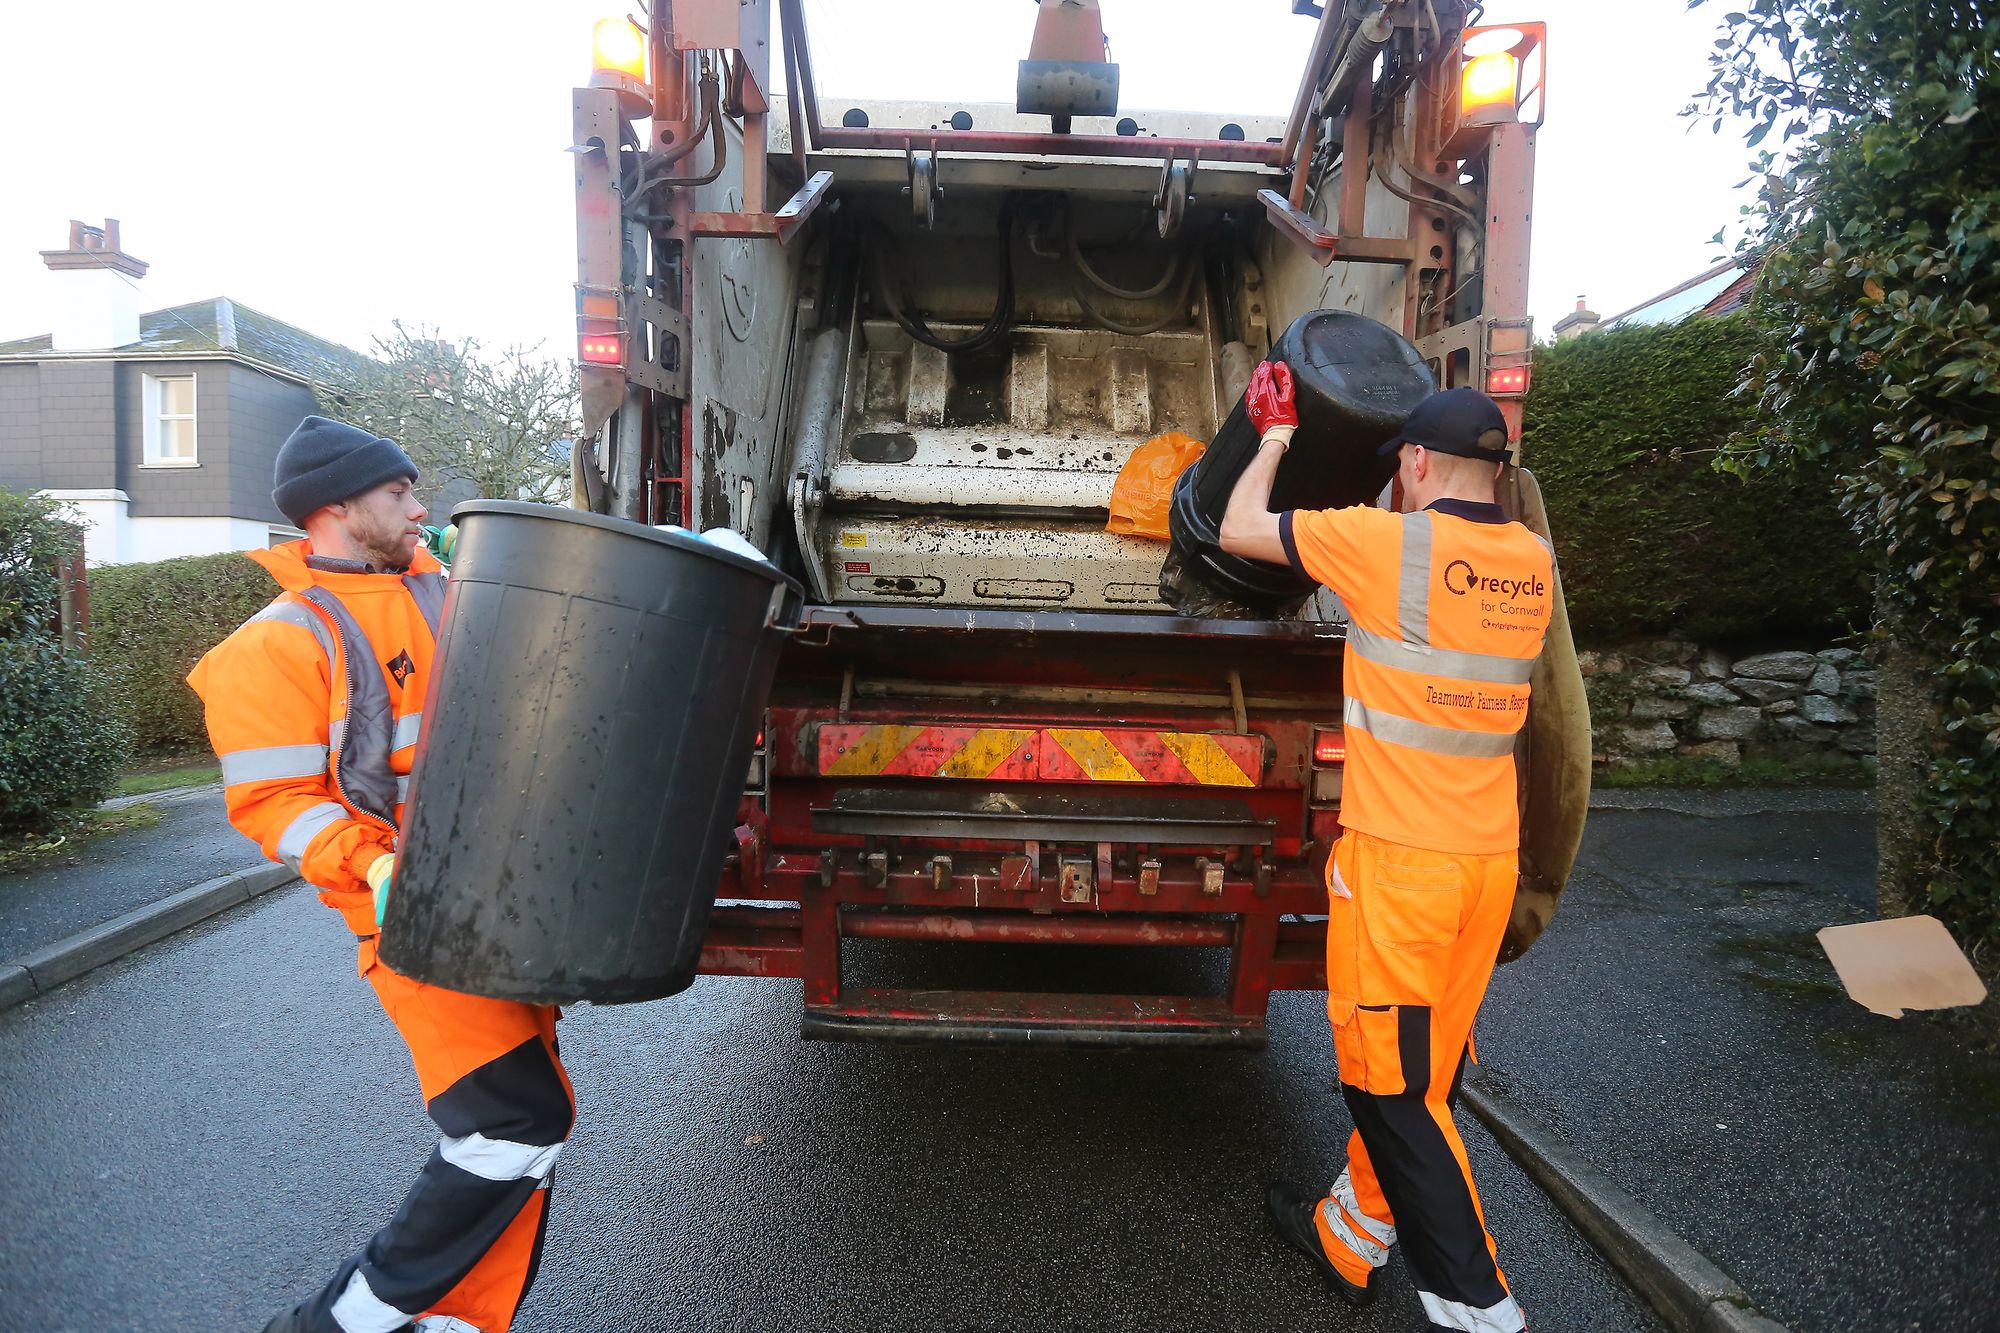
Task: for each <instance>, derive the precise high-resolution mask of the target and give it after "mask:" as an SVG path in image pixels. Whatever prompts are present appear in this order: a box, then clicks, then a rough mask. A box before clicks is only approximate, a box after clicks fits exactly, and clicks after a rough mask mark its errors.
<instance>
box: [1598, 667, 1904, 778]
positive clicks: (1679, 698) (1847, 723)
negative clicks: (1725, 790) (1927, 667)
mask: <svg viewBox="0 0 2000 1333" xmlns="http://www.w3.org/2000/svg"><path fill="white" fill-rule="evenodd" d="M1577 660H1578V663H1579V664H1580V665H1581V666H1582V668H1583V676H1584V688H1585V689H1586V690H1587V691H1588V693H1589V695H1590V716H1591V723H1592V726H1593V728H1594V729H1595V732H1596V740H1597V750H1598V757H1599V758H1600V759H1602V760H1604V761H1606V762H1609V763H1613V764H1617V763H1629V762H1631V761H1633V760H1639V759H1661V758H1668V757H1673V756H1678V757H1681V758H1687V759H1707V760H1712V761H1715V762H1718V763H1723V764H1729V765H1735V764H1739V763H1741V762H1742V761H1743V759H1744V758H1745V757H1770V758H1780V759H1799V758H1806V757H1814V756H1825V757H1833V756H1840V755H1846V756H1849V757H1855V758H1860V757H1864V756H1872V755H1873V753H1874V750H1875V670H1874V668H1873V667H1872V666H1870V665H1869V663H1868V662H1867V660H1866V659H1865V658H1863V657H1862V655H1861V654H1860V653H1857V652H1856V651H1854V650H1853V649H1851V648H1827V649H1823V650H1821V651H1819V652H1774V653H1756V654H1753V655H1751V656H1748V657H1736V658H1732V657H1731V656H1729V655H1728V654H1726V653H1723V652H1719V651H1717V650H1716V649H1713V648H1702V647H1701V646H1700V645H1698V644H1693V643H1689V642H1687V641H1685V640H1682V639H1646V640H1642V641H1640V642H1636V643H1630V644H1625V645H1623V646H1621V647H1618V648H1614V649H1608V650H1603V651H1597V652H1580V653H1578V654H1577Z"/></svg>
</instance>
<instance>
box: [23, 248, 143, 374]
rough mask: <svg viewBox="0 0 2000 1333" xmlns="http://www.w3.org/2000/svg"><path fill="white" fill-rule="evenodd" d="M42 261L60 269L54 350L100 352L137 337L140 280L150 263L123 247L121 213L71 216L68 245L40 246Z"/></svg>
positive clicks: (51, 338) (51, 343)
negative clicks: (98, 221) (97, 218)
mask: <svg viewBox="0 0 2000 1333" xmlns="http://www.w3.org/2000/svg"><path fill="white" fill-rule="evenodd" d="M42 262H43V263H44V264H47V265H48V266H49V269H50V271H51V272H54V273H59V274H61V275H62V276H61V277H60V278H58V279H57V280H56V281H58V282H59V283H60V284H61V286H60V287H59V288H58V289H57V295H56V303H55V306H56V319H55V328H54V330H53V331H52V333H51V336H50V346H51V349H52V350H54V351H58V352H102V351H108V350H110V349H111V348H113V347H124V346H126V345H127V344H129V343H135V342H138V341H139V290H138V281H139V279H140V278H143V277H145V276H146V265H145V264H144V263H142V262H140V261H139V260H137V259H134V258H132V256H130V255H128V254H126V253H125V252H124V251H123V250H122V249H120V248H119V243H118V219H117V218H106V219H105V220H104V225H103V226H102V227H92V226H90V225H88V224H86V223H82V222H78V221H76V220H75V219H71V220H70V224H69V248H68V249H67V250H44V251H42Z"/></svg>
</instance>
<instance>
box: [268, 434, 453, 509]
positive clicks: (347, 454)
mask: <svg viewBox="0 0 2000 1333" xmlns="http://www.w3.org/2000/svg"><path fill="white" fill-rule="evenodd" d="M419 475H420V474H419V473H418V471H417V465H416V464H415V463H412V462H411V461H410V456H409V455H408V454H406V453H404V452H403V449H402V446H401V445H398V444H397V443H396V442H395V441H394V440H385V439H383V438H381V437H380V436H377V435H370V434H369V433H368V432H367V431H365V430H362V429H361V428H360V427H359V426H350V425H348V424H347V423H346V422H344V421H332V420H329V419H328V418H326V417H307V418H306V419H305V420H304V421H301V422H300V423H299V424H298V428H297V429H296V430H294V431H293V432H292V433H291V434H290V435H289V436H287V437H286V439H285V442H284V443H283V444H282V445H280V446H279V447H278V466H277V469H276V471H275V473H274V475H273V477H272V482H271V503H273V504H275V505H277V506H278V512H280V513H282V514H283V515H284V516H285V517H286V518H289V519H290V520H292V522H294V523H296V524H298V525H299V526H300V527H304V526H305V522H306V515H308V514H310V513H312V512H313V510H315V509H320V508H324V507H325V506H327V505H330V504H339V503H340V502H341V501H342V500H351V499H353V498H354V497H355V496H357V495H359V494H361V493H362V492H363V491H369V490H373V489H374V488H375V487H377V486H380V485H381V484H382V483H383V482H385V481H394V480H395V479H396V478H398V477H408V478H409V479H410V480H411V481H415V480H416V479H417V477H418V476H419Z"/></svg>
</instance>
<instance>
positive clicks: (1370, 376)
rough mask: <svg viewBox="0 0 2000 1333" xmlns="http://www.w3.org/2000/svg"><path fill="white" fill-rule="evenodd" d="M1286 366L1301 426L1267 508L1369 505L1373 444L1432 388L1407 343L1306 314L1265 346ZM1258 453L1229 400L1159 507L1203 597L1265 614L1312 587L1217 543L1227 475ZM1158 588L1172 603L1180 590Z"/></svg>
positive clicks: (1378, 470) (1375, 328)
mask: <svg viewBox="0 0 2000 1333" xmlns="http://www.w3.org/2000/svg"><path fill="white" fill-rule="evenodd" d="M1271 358H1272V359H1273V360H1275V361H1283V362H1284V363H1285V364H1286V365H1288V366H1290V367H1291V369H1292V380H1293V383H1294V384H1295V385H1296V387H1297V392H1298V406H1299V430H1298V433H1297V434H1296V435H1295V436H1293V438H1292V447H1291V449H1290V451H1289V452H1287V453H1286V455H1285V458H1284V461H1283V462H1282V463H1280V464H1279V465H1278V475H1277V479H1276V480H1275V481H1274V482H1273V483H1272V486H1271V508H1272V509H1273V510H1274V511H1279V510H1285V509H1333V508H1339V507H1341V506H1344V505H1353V504H1367V503H1369V502H1371V501H1373V500H1374V499H1375V497H1376V496H1377V495H1379V494H1380V493H1381V491H1382V488H1383V487H1384V486H1386V485H1387V484H1388V483H1389V479H1390V478H1391V477H1393V476H1394V475H1395V473H1396V461H1395V460H1394V459H1393V458H1381V457H1378V456H1377V454H1376V450H1377V449H1378V448H1380V447H1381V445H1382V443H1383V441H1385V440H1387V439H1389V438H1390V437H1391V436H1393V435H1394V434H1395V433H1396V432H1397V430H1399V429H1400V428H1401V427H1402V424H1403V421H1404V419H1405V418H1407V417H1408V416H1409V415H1410V413H1411V411H1413V410H1414V409H1415V408H1416V406H1417V404H1418V403H1421V402H1422V401H1423V400H1424V399H1425V398H1427V397H1429V396H1430V395H1431V393H1432V392H1433V390H1434V389H1435V387H1436V382H1435V381H1434V380H1433V379H1432V377H1431V372H1430V367H1429V366H1428V365H1426V364H1425V363H1424V358H1423V354H1422V353H1420V352H1418V351H1417V349H1416V346H1415V345H1414V344H1412V343H1411V342H1410V341H1409V339H1407V338H1405V337H1403V336H1402V335H1401V334H1399V333H1397V332H1396V331H1395V330H1393V329H1391V328H1389V327H1387V326H1386V325H1383V324H1380V323H1377V322H1376V321H1375V320H1372V319H1369V318H1368V317H1367V316H1365V315H1357V314H1355V313H1353V312H1352V311H1347V310H1314V311H1312V312H1310V313H1308V314H1304V315H1301V316H1299V317H1298V318H1297V319H1295V320H1293V321H1292V323H1291V327H1289V328H1287V329H1286V330H1285V332H1284V334H1283V336H1281V337H1280V338H1279V339H1278V341H1277V342H1276V343H1275V344H1274V345H1273V346H1272V348H1271ZM1256 453H1257V431H1256V428H1255V427H1253V426H1252V425H1251V424H1250V415H1249V413H1248V412H1247V411H1246V410H1245V408H1244V406H1243V400H1242V399H1241V398H1239V399H1237V401H1236V406H1235V407H1234V409H1232V410H1231V411H1230V413H1229V416H1228V417H1227V418H1226V419H1225V420H1224V421H1223V423H1222V429H1221V430H1219V431H1217V432H1216V434H1215V438H1214V440H1212V441H1211V442H1210V443H1209V446H1208V449H1207V451H1206V452H1204V453H1203V454H1202V456H1201V459H1200V461H1198V462H1197V463H1196V464H1195V465H1194V466H1193V467H1191V468H1189V469H1188V470H1187V471H1185V472H1183V473H1182V474H1181V476H1180V480H1179V482H1177V483H1176V484H1175V486H1174V498H1173V507H1172V509H1171V510H1170V511H1169V515H1168V527H1169V531H1170V534H1171V537H1172V543H1173V555H1172V559H1171V563H1174V564H1177V565H1178V566H1179V581H1180V582H1181V583H1182V584H1185V583H1187V582H1189V581H1192V582H1194V583H1196V584H1199V585H1202V588H1203V590H1204V591H1205V592H1208V593H1210V594H1213V595H1214V597H1213V598H1212V600H1220V601H1224V602H1228V603H1235V604H1240V605H1242V606H1244V607H1246V608H1250V609H1254V610H1257V611H1261V612H1264V613H1267V614H1272V615H1281V614H1286V613H1289V612H1290V611H1293V610H1296V609H1297V608H1298V606H1299V604H1300V603H1302V602H1303V601H1305V599H1306V598H1307V597H1309V596H1311V595H1312V591H1313V587H1314V585H1313V584H1312V583H1311V582H1310V581H1308V580H1306V579H1303V578H1301V577H1299V576H1298V575H1297V574H1295V573H1293V572H1292V571H1291V570H1290V569H1287V568H1285V567H1284V566H1281V565H1268V564H1265V563H1263V562H1262V561H1257V560H1246V559H1244V558H1243V557H1241V556H1235V555H1230V554H1229V553H1228V552H1226V551H1224V550H1223V549H1222V515H1223V511H1224V510H1226V509H1227V508H1228V507H1229V493H1230V492H1231V491H1232V490H1234V489H1235V487H1236V479H1237V478H1238V477H1239V476H1241V475H1242V474H1243V469H1244V468H1245V467H1247V466H1249V463H1250V460H1251V459H1252V458H1254V457H1255V456H1256ZM1163 591H1164V592H1166V593H1167V595H1168V596H1169V597H1170V598H1171V599H1172V600H1174V601H1175V602H1176V604H1177V605H1178V604H1181V603H1182V602H1184V601H1187V600H1191V599H1189V598H1188V597H1187V596H1186V594H1185V591H1184V590H1183V591H1181V594H1180V595H1176V590H1173V589H1164V588H1163Z"/></svg>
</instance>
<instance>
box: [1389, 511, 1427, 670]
mask: <svg viewBox="0 0 2000 1333" xmlns="http://www.w3.org/2000/svg"><path fill="white" fill-rule="evenodd" d="M1430 598H1431V516H1430V511H1429V510H1425V509H1419V510H1418V511H1417V512H1416V513H1414V514H1405V515H1403V572H1402V574H1401V576H1400V582H1399V583H1398V585H1397V589H1396V628H1397V629H1398V630H1400V631H1402V635H1403V641H1404V642H1405V643H1415V644H1427V643H1429V642H1430V641H1431V601H1430Z"/></svg>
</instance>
